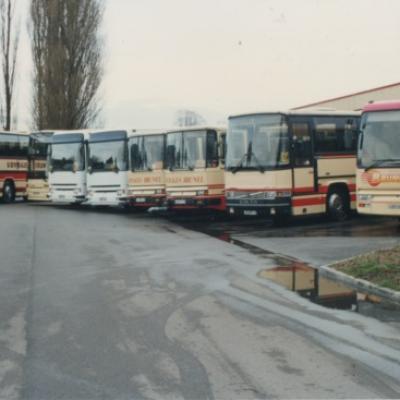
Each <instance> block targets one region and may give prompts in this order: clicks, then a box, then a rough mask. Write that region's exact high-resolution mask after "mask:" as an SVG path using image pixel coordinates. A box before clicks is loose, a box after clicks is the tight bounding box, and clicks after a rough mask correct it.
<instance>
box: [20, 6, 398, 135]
mask: <svg viewBox="0 0 400 400" xmlns="http://www.w3.org/2000/svg"><path fill="white" fill-rule="evenodd" d="M19 1H22V2H25V3H24V4H28V0H19ZM105 2H106V12H105V16H104V26H103V31H102V35H103V39H104V44H105V45H104V62H105V76H104V83H103V86H102V88H101V95H102V103H103V115H102V117H103V122H104V125H105V126H106V127H131V128H135V127H136V128H152V127H154V128H157V127H160V128H162V127H169V126H171V125H172V123H173V120H174V114H175V113H176V111H177V110H179V109H182V108H187V109H190V110H194V111H196V112H198V113H200V114H201V115H202V116H203V117H204V118H205V119H206V121H207V122H208V123H210V124H214V123H221V122H224V121H225V119H226V117H227V116H228V115H229V114H235V113H241V112H247V111H260V110H268V109H285V108H290V107H294V106H298V105H302V104H306V103H309V102H314V101H318V100H322V99H326V98H330V97H335V96H340V95H344V94H347V93H352V92H354V91H360V90H365V89H369V88H372V87H376V86H381V85H385V84H389V83H394V82H397V81H400V23H399V21H400V1H399V0H105ZM23 28H25V24H23ZM30 65H31V63H30V53H29V43H28V39H27V35H26V34H24V35H23V36H22V43H21V54H20V74H19V76H20V79H19V80H18V107H19V110H20V113H19V120H18V124H19V127H20V128H21V127H22V128H26V127H28V126H29V125H30V117H29V111H30V110H29V104H30V95H29V87H30V84H31V74H30Z"/></svg>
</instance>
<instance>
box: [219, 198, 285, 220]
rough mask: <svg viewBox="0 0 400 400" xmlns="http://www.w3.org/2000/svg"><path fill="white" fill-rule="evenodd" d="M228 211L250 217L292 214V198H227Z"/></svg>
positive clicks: (231, 213)
mask: <svg viewBox="0 0 400 400" xmlns="http://www.w3.org/2000/svg"><path fill="white" fill-rule="evenodd" d="M226 208H227V211H228V213H229V214H230V215H236V216H248V217H269V216H275V215H291V213H292V204H291V198H285V199H277V200H246V199H243V200H230V199H228V200H227V204H226Z"/></svg>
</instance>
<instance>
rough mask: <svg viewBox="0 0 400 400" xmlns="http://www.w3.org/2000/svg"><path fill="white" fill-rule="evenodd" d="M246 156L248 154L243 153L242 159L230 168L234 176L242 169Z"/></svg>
mask: <svg viewBox="0 0 400 400" xmlns="http://www.w3.org/2000/svg"><path fill="white" fill-rule="evenodd" d="M247 154H248V153H244V154H243V157H242V158H241V159H240V161H239V162H238V163H237V164H236V165H235V166H234V167H233V168H230V170H231V172H232V174H236V172H238V171H239V169H240V168H242V166H243V161H244V160H245V159H246V158H247Z"/></svg>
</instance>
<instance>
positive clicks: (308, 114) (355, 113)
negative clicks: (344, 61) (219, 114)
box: [229, 108, 361, 119]
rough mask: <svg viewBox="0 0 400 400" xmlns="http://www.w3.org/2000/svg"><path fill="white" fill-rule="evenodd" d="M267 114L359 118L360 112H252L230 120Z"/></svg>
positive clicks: (233, 116)
mask: <svg viewBox="0 0 400 400" xmlns="http://www.w3.org/2000/svg"><path fill="white" fill-rule="evenodd" d="M268 114H283V115H299V116H301V115H304V116H310V115H315V116H331V115H335V116H342V115H346V116H347V115H349V116H350V115H351V116H355V117H357V116H360V115H361V112H360V111H349V110H336V109H332V110H331V109H326V108H325V109H310V110H275V111H264V112H254V113H246V114H237V115H231V116H230V117H229V119H231V118H238V117H250V116H255V115H268Z"/></svg>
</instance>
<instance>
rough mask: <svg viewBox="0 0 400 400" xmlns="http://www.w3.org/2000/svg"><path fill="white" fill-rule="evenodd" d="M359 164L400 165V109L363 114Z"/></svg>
mask: <svg viewBox="0 0 400 400" xmlns="http://www.w3.org/2000/svg"><path fill="white" fill-rule="evenodd" d="M361 133H362V134H361V135H360V149H359V165H360V166H361V167H362V168H374V167H399V166H400V140H399V139H400V111H397V110H396V111H378V112H370V113H366V114H364V115H363V118H362V121H361Z"/></svg>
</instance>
